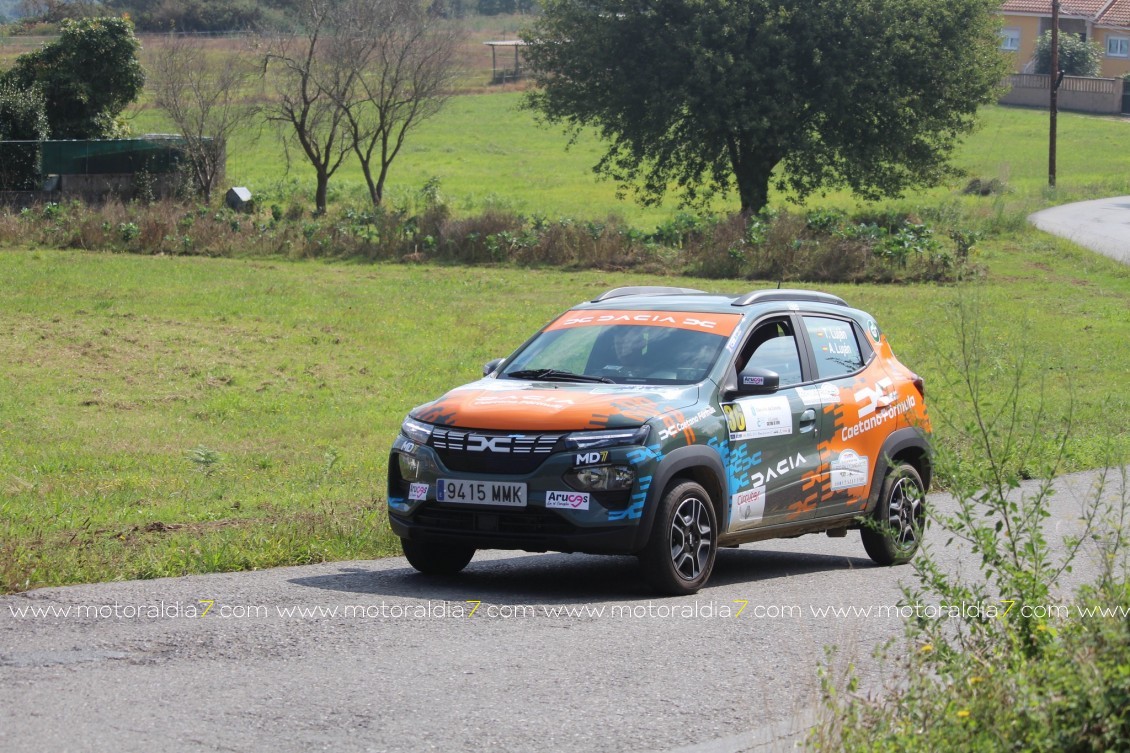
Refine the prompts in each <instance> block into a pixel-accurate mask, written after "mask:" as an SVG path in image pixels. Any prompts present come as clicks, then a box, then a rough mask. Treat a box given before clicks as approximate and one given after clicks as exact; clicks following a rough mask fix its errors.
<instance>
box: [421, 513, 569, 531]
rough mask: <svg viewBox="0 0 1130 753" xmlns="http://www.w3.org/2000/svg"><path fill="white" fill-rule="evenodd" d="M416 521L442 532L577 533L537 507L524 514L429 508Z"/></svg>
mask: <svg viewBox="0 0 1130 753" xmlns="http://www.w3.org/2000/svg"><path fill="white" fill-rule="evenodd" d="M413 519H414V520H415V522H416V523H417V524H419V525H421V526H425V527H427V528H432V529H436V530H443V531H459V532H478V533H500V534H512V535H542V536H552V535H555V534H568V533H573V532H574V531H576V528H575V527H574V526H573V525H572V524H571V523H569V522H568V521H567V520H565V519H564V518H562V517H561V516H560V515H557V514H555V513H552V512H549V511H548V510H539V509H536V508H527V509H526V510H523V511H521V512H486V511H482V510H452V509H450V508H444V507H437V506H435V505H428V506H426V507H424V508H422V509H420V510H419V511H417V512H416V514H415V516H413Z"/></svg>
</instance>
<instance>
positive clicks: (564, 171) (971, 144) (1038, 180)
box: [131, 91, 1130, 230]
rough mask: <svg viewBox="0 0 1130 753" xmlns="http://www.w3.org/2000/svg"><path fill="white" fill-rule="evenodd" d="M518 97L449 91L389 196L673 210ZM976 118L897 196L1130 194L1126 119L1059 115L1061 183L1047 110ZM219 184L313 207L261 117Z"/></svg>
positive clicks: (970, 199) (334, 196) (644, 218)
mask: <svg viewBox="0 0 1130 753" xmlns="http://www.w3.org/2000/svg"><path fill="white" fill-rule="evenodd" d="M521 102H522V93H521V92H517V91H508V92H499V93H492V94H486V95H484V94H475V95H463V96H457V97H454V98H453V99H452V100H451V101H450V102H449V103H448V105H447V107H446V108H445V109H444V110H443V111H441V112H440V114H439V115H437V116H436V117H435V118H434V119H432V120H429V121H426V122H425V123H423V124H422V125H421V127H420V129H419V130H418V131H416V132H414V133H413V134H412V136H411V137H410V138H409V140H408V142H407V143H406V145H405V147H404V150H403V152H402V154H401V155H400V156H399V157H398V158H397V160H396V162H395V163H394V164H393V167H392V172H391V175H390V189H389V201H390V202H391V203H393V204H394V205H395V204H398V203H404V202H405V201H406V199H407V197H409V196H412V195H414V194H415V193H416V192H417V191H419V189H420V188H421V187H422V186H423V185H424V183H425V182H427V181H428V180H429V179H430V178H433V177H436V178H439V180H440V190H441V193H442V194H443V195H444V196H445V197H446V198H447V200H448V202H449V203H450V204H451V206H452V207H453V208H454V209H455V210H456V212H457V213H460V214H471V213H474V212H479V211H482V210H484V209H490V208H507V209H512V210H515V211H518V212H521V213H525V214H543V215H547V216H549V217H551V218H554V217H561V216H568V217H576V218H584V219H603V218H605V217H607V216H608V215H609V214H615V215H617V216H620V217H622V218H623V219H624V220H625V221H626V222H628V223H630V224H633V225H636V226H638V227H641V228H644V229H649V230H650V229H652V228H654V227H655V226H656V225H658V224H660V223H662V222H663V221H665V220H667V219H669V218H670V217H671V216H672V215H673V214H674V213H675V212H676V211H677V210H678V204H677V201H676V198H675V197H674V196H672V197H671V198H670V199H669V200H668V201H666V202H665V203H664V204H662V205H661V206H658V207H641V206H639V205H638V204H637V203H635V202H634V201H632V200H631V197H630V195H629V197H628V198H625V199H620V198H618V197H617V186H616V185H615V184H614V183H612V182H610V181H607V180H603V179H600V178H599V177H598V176H597V175H595V174H594V173H593V172H592V167H593V165H595V164H596V162H597V161H598V159H599V158H600V155H601V153H602V150H601V145H600V142H599V141H598V140H597V139H596V138H595V136H593V135H591V134H582V136H581V137H580V138H578V139H577V141H576V142H575V143H573V144H572V145H570V144H569V138H568V137H567V136H566V135H565V134H564V133H563V132H562V131H561V129H560V128H558V127H553V126H545V125H540V124H538V123H537V121H536V118H535V116H534V114H533V113H531V112H529V111H527V110H524V109H522V108H521ZM981 119H982V123H981V126H980V127H979V129H978V130H977V131H976V132H974V133H973V134H971V135H970V136H969V137H968V138H967V139H966V140H965V142H964V144H963V146H962V147H961V149H959V151H958V152H957V154H956V155H955V160H954V164H955V166H956V167H957V168H959V169H960V170H962V171H963V173H964V176H963V177H961V178H957V179H955V180H953V181H951V182H950V183H948V184H947V185H944V186H940V187H937V188H933V189H929V190H924V191H915V192H909V193H908V194H907V195H906V196H904V197H903V198H902V199H896V200H894V202H895V203H898V204H902V205H908V206H912V207H916V206H936V205H938V204H939V203H942V202H952V203H953V204H955V205H956V208H957V210H959V211H961V212H971V213H973V214H976V215H979V216H982V217H984V218H985V219H986V220H991V221H999V220H1000V218H1002V217H1011V218H1015V217H1018V216H1022V213H1026V212H1029V211H1034V210H1036V209H1038V208H1041V207H1043V206H1047V205H1048V204H1057V203H1063V202H1066V201H1072V200H1079V199H1087V198H1096V197H1100V196H1111V195H1121V194H1125V193H1130V152H1127V150H1125V149H1123V148H1121V146H1120V145H1121V144H1123V143H1124V142H1125V140H1126V138H1127V137H1128V136H1130V121H1127V120H1124V119H1121V118H1113V117H1112V118H1106V117H1093V116H1087V115H1080V114H1074V113H1061V114H1060V116H1059V139H1058V143H1059V159H1058V171H1057V172H1058V181H1057V183H1058V188H1057V189H1055V190H1049V189H1047V188H1046V186H1047V177H1048V175H1047V120H1048V115H1047V113H1046V112H1042V111H1039V110H1029V109H1023V108H1015V107H999V106H992V107H986V108H984V109H983V110H982V113H981ZM131 127H132V128H133V130H134V131H135V132H138V133H146V132H153V131H157V132H163V131H168V130H169V128H170V127H169V125H168V123H167V122H165V121H163V120H162V118H161V115H160V114H159V113H158V112H156V111H155V110H152V109H141V110H139V111H138V112H137V113H136V114H135V116H134V117H133V120H132V121H131ZM972 178H981V179H984V180H988V179H992V178H998V179H1000V180H1002V181H1004V183H1005V184H1006V186H1007V189H1008V190H1007V192H1006V193H1005V194H1003V195H1001V196H989V197H981V196H965V195H963V194H962V193H961V192H962V189H963V188H964V187H965V186H966V184H967V183H968V182H969V180H970V179H972ZM226 183H227V184H228V185H246V186H248V187H249V188H251V190H252V191H253V192H255V193H258V194H260V195H261V196H264V197H266V199H267V200H268V201H277V200H279V198H280V197H285V196H289V195H290V194H292V193H297V194H298V195H300V196H305V197H307V204H308V207H309V208H310V209H312V202H311V201H310V200H309V197H312V195H313V186H314V180H313V173H312V171H311V169H310V168H309V167H308V166H307V165H305V164H303V163H302V162H301V156H300V155H298V154H297V153H294V152H293V151H292V153H291V164H290V166H289V168H288V166H287V163H286V156H285V152H284V150H283V148H282V147H281V146H280V143H279V141H278V138H277V135H276V133H275V132H274V131H272V130H270V129H268V128H267V127H265V126H263V127H261V128H252V129H248V130H246V131H245V132H243V133H241V134H240V135H239V137H238V138H237V139H236V140H235V143H233V144H232V145H231V146H230V147H229V149H228V172H227V180H226ZM330 188H331V202H339V203H340V202H343V201H362V200H363V197H364V195H365V191H364V181H363V179H362V177H361V172H360V169H359V168H358V167H357V165H356V161H355V160H350V161H347V162H346V164H345V165H344V166H343V167H342V168H341V170H340V171H339V172H338V173H337V175H335V177H334V178H333V179H332V180H331V182H330ZM771 203H772V204H773V205H776V206H785V205H786V204H787V203H788V197H787V196H786V195H784V194H782V193H780V192H773V193H772V194H771ZM884 203H889V202H884ZM808 204H809V205H819V206H828V207H837V208H842V209H848V210H855V209H858V208H861V207H865V206H868V204H867V202H862V201H859V200H857V199H855V198H854V197H852V196H851V195H850V194H849V193H847V192H845V191H830V192H828V193H826V194H825V195H823V196H816V197H813V198H812V199H810V200H809V202H808ZM712 209H713V211H718V212H723V213H725V212H730V211H734V210H735V209H736V206H735V203H734V201H733V200H732V199H730V198H728V197H726V198H722V199H719V200H718V201H717V202H716V203H715V204H714V205H713V207H712Z"/></svg>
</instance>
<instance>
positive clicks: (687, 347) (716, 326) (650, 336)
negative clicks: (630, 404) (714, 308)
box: [501, 311, 741, 384]
mask: <svg viewBox="0 0 1130 753" xmlns="http://www.w3.org/2000/svg"><path fill="white" fill-rule="evenodd" d="M740 318H741V317H740V316H739V315H736V314H686V313H681V312H667V311H658V312H655V311H628V312H619V311H570V312H568V313H567V314H565V315H564V316H562V317H560V318H559V319H558V320H557V321H555V322H553V324H551V325H550V326H549V327H547V328H546V329H545V330H544V331H543V332H542V333H541V334H540V335H538V336H537V337H536V338H535V339H534V340H533V341H532V342H530V343H529V344H528V345H527V346H526V347H525V348H524V349H523V350H522V351H521V352H520V353H518V355H517V356H516V357H515V358H514V359H513V360H512V361H511V362H510V363H509V364H508V365H507V367H506V370H505V371H504V372H503V373H502V375H501V376H503V377H506V378H510V379H535V380H545V381H563V382H573V381H575V382H608V383H619V384H692V383H695V382H700V381H702V380H703V379H705V378H706V375H707V373H709V371H710V369H711V367H712V366H713V365H714V362H715V361H716V360H717V358H718V354H719V353H720V352H721V351H722V348H723V347H724V346H725V344H726V339H727V337H728V336H729V334H730V333H731V332H732V331H733V329H734V327H735V326H736V325H737V322H738V321H739V320H740Z"/></svg>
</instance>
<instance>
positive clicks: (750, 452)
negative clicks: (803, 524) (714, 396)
mask: <svg viewBox="0 0 1130 753" xmlns="http://www.w3.org/2000/svg"><path fill="white" fill-rule="evenodd" d="M722 410H723V413H724V414H725V416H726V425H727V429H728V430H729V446H730V452H729V456H728V458H727V461H728V463H729V467H730V515H729V520H728V524H727V530H729V531H740V530H744V529H748V528H754V527H757V526H761V525H771V524H773V523H778V522H784V521H785V520H788V519H792V518H794V517H795V516H796V515H797V514H798V511H800V510H801V508H803V510H804V512H806V511H810V510H814V509H815V505H816V499H817V497H816V495H815V490H814V489H813V485H812V478H813V476H814V474H815V473H816V471H817V468H818V463H819V455H818V454H817V452H816V440H815V436H814V433H813V432H811V431H810V432H801V431H800V430H799V429H800V420H801V414H802V413H803V412H804V411H805V410H807V408H806V406H805V405H804V403H803V402H802V401H801V399H800V397H799V396H798V395H797V392H796V390H795V389H794V390H786V391H785V392H783V393H778V394H775V395H771V396H751V397H744V398H740V399H738V400H736V401H734V402H733V403H727V404H724V405H723V406H722ZM751 458H756V459H757V462H756V464H752V463H750V462H749V460H750V459H751ZM739 463H740V464H742V465H743V467H742V468H741V469H740V470H739V469H737V468H736V466H737V465H738V464H739ZM804 512H800V513H799V514H804Z"/></svg>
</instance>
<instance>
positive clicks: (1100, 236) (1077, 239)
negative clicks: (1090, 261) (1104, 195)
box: [1028, 196, 1130, 264]
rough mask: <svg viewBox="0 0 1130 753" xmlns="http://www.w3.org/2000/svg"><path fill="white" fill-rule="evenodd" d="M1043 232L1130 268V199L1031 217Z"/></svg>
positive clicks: (1066, 207) (1086, 204) (1067, 207)
mask: <svg viewBox="0 0 1130 753" xmlns="http://www.w3.org/2000/svg"><path fill="white" fill-rule="evenodd" d="M1028 222H1030V223H1032V224H1033V225H1035V226H1036V227H1037V228H1039V229H1040V230H1043V231H1044V232H1046V233H1051V234H1052V235H1058V236H1059V237H1060V238H1066V239H1067V240H1069V241H1072V242H1073V243H1077V244H1079V245H1080V246H1083V247H1084V248H1089V249H1091V250H1092V251H1097V252H1099V253H1100V254H1105V255H1106V256H1109V257H1110V258H1112V259H1115V260H1117V261H1120V262H1122V263H1123V264H1130V196H1115V197H1113V198H1110V199H1097V200H1095V201H1080V202H1076V203H1074V204H1063V205H1061V206H1058V207H1051V208H1050V209H1043V210H1041V211H1039V212H1035V213H1033V214H1031V215H1029V216H1028Z"/></svg>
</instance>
